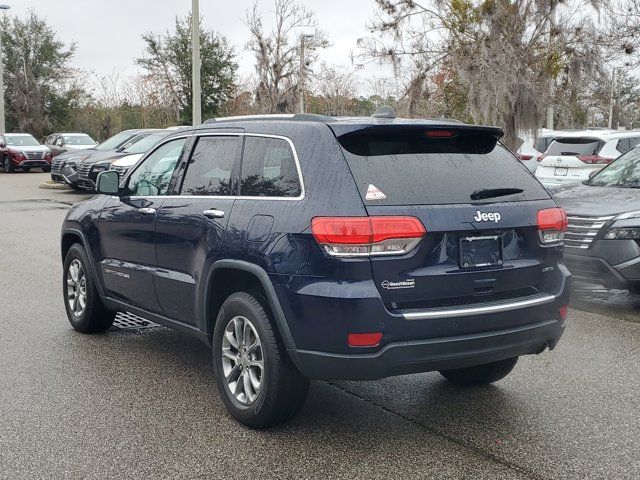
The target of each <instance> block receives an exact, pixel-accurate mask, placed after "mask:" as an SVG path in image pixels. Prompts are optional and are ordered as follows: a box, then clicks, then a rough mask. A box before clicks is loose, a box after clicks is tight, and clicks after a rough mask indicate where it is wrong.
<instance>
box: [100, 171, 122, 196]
mask: <svg viewBox="0 0 640 480" xmlns="http://www.w3.org/2000/svg"><path fill="white" fill-rule="evenodd" d="M119 183H120V179H119V178H118V172H116V171H115V170H107V171H106V172H100V173H99V174H98V178H97V180H96V190H97V192H98V193H102V194H104V195H118V191H119V190H120V187H119Z"/></svg>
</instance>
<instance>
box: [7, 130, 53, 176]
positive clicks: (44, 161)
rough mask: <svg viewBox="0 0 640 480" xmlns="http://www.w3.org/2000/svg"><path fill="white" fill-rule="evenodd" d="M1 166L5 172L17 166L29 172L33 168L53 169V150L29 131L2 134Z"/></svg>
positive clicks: (9, 171)
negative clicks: (41, 143) (42, 143)
mask: <svg viewBox="0 0 640 480" xmlns="http://www.w3.org/2000/svg"><path fill="white" fill-rule="evenodd" d="M0 166H2V168H4V171H5V173H13V172H14V171H15V170H16V169H17V168H19V169H21V170H24V171H25V172H28V171H29V170H31V169H32V168H41V169H42V171H43V172H50V171H51V150H49V149H48V148H47V147H45V146H44V145H40V143H39V142H38V141H37V140H36V139H35V138H33V136H31V135H29V134H28V133H4V134H0Z"/></svg>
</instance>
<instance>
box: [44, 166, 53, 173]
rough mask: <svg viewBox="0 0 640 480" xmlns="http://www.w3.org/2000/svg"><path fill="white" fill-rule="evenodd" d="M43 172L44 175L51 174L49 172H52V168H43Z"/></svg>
mask: <svg viewBox="0 0 640 480" xmlns="http://www.w3.org/2000/svg"><path fill="white" fill-rule="evenodd" d="M42 171H43V172H44V173H49V172H51V167H42Z"/></svg>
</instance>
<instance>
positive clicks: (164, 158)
mask: <svg viewBox="0 0 640 480" xmlns="http://www.w3.org/2000/svg"><path fill="white" fill-rule="evenodd" d="M185 142H186V139H185V138H178V139H176V140H173V141H170V142H167V143H165V144H164V145H162V146H161V147H159V148H158V149H157V150H155V151H154V152H153V153H152V154H151V155H149V156H148V157H147V158H146V159H145V160H144V162H142V163H141V164H140V165H139V166H138V168H136V169H135V171H134V172H133V173H132V174H131V176H130V177H129V180H128V182H127V187H126V192H127V194H128V195H132V196H157V195H166V194H167V190H168V189H169V183H170V182H171V176H172V175H173V171H174V170H175V168H176V164H177V163H178V159H179V158H180V154H181V153H182V148H183V147H184V144H185Z"/></svg>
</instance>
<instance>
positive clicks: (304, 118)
mask: <svg viewBox="0 0 640 480" xmlns="http://www.w3.org/2000/svg"><path fill="white" fill-rule="evenodd" d="M259 120H263V121H264V120H277V121H283V120H292V121H298V122H321V123H329V122H335V121H336V119H335V118H334V117H330V116H328V115H318V114H315V113H295V114H293V113H282V114H278V113H276V114H262V115H238V116H235V117H219V118H209V119H208V120H205V121H204V122H203V125H210V124H212V123H220V122H237V121H243V122H245V121H259Z"/></svg>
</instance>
